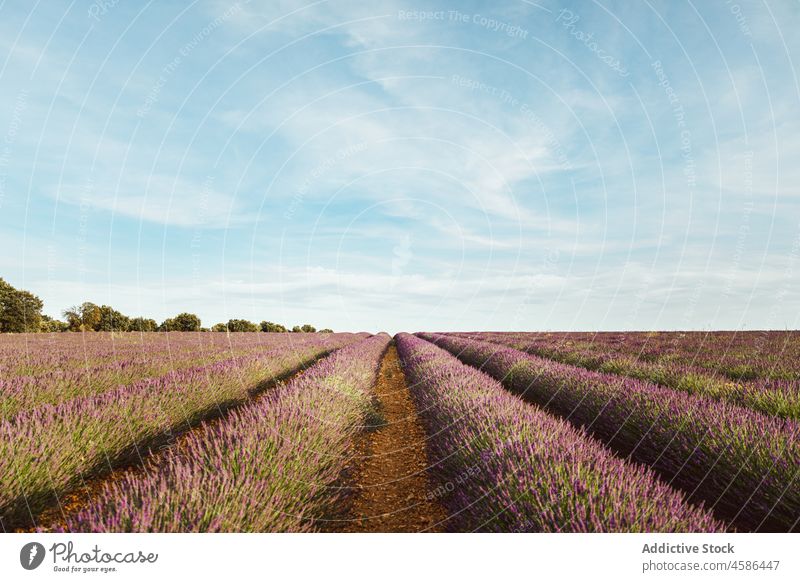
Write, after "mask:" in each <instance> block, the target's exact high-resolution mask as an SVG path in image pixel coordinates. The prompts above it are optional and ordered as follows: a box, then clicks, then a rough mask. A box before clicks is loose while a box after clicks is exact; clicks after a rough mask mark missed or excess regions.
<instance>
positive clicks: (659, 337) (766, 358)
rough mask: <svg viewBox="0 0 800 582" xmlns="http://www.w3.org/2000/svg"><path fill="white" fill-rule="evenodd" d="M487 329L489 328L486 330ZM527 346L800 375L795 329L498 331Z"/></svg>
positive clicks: (758, 375) (746, 373)
mask: <svg viewBox="0 0 800 582" xmlns="http://www.w3.org/2000/svg"><path fill="white" fill-rule="evenodd" d="M487 335H489V334H487ZM491 335H502V336H506V337H514V338H515V339H517V340H519V341H522V342H525V343H526V344H527V345H529V346H531V347H535V346H539V347H543V348H550V347H564V348H568V349H571V350H573V351H575V352H578V353H581V352H584V353H585V355H586V356H587V357H588V356H592V355H594V356H600V357H602V356H606V357H633V358H635V359H637V360H639V361H644V362H650V363H654V364H659V363H661V364H671V365H680V366H689V367H694V368H697V369H700V370H704V371H705V372H707V373H711V374H712V375H722V376H725V377H727V378H728V379H730V380H734V381H737V382H738V381H749V380H800V334H798V332H796V331H710V332H680V331H676V332H667V331H661V332H528V333H500V334H491Z"/></svg>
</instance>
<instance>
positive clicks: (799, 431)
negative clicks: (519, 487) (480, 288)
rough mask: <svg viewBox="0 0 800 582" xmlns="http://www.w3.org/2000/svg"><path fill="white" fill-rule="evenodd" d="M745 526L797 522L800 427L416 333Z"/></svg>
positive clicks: (788, 527) (493, 347) (780, 527)
mask: <svg viewBox="0 0 800 582" xmlns="http://www.w3.org/2000/svg"><path fill="white" fill-rule="evenodd" d="M420 336H421V337H423V338H425V339H428V340H430V341H432V342H435V343H436V344H437V345H439V346H441V347H443V348H445V349H446V350H448V351H450V352H451V353H453V354H455V355H456V356H458V358H459V359H461V360H462V361H463V362H465V363H467V364H470V365H472V366H475V367H477V368H480V369H482V370H483V371H485V372H486V373H488V374H489V375H490V376H492V377H494V378H496V379H498V380H500V381H502V382H503V384H505V385H506V386H508V387H510V388H511V389H512V390H514V391H516V392H517V393H519V394H522V395H524V397H525V398H526V399H529V400H531V401H533V402H535V403H536V404H538V405H541V406H542V407H544V408H545V409H546V410H547V411H548V412H551V413H553V414H555V415H557V416H560V417H563V418H565V419H567V420H568V421H569V422H570V423H572V424H573V425H576V426H578V427H581V428H583V429H585V430H586V431H588V433H589V434H591V435H592V436H593V437H595V438H597V439H598V440H600V441H602V442H603V443H605V444H606V445H608V446H609V447H610V448H611V449H612V450H614V451H615V452H616V453H617V454H619V455H621V456H623V457H629V458H631V459H632V460H634V461H636V462H638V463H640V464H642V465H644V466H647V467H650V468H652V469H653V470H655V471H656V472H657V473H658V474H659V475H660V476H661V478H662V479H663V480H665V481H666V482H668V483H671V484H672V485H674V486H676V487H678V488H680V489H682V490H683V491H685V492H686V493H687V494H688V495H689V499H690V500H691V501H693V502H703V503H705V504H706V506H707V507H709V508H710V509H712V510H713V511H714V512H715V513H716V514H717V515H719V516H724V517H725V518H726V519H727V520H728V521H730V522H731V523H733V524H734V525H735V526H736V527H737V528H739V529H742V530H760V531H764V530H774V531H792V530H793V529H794V528H796V527H797V525H798V521H799V520H800V487H798V482H799V480H800V425H798V423H797V422H795V421H792V420H786V419H780V418H775V417H771V416H767V415H764V414H760V413H758V412H754V411H752V410H749V409H747V408H743V407H740V406H736V405H734V404H731V403H729V402H726V401H719V400H714V399H710V398H705V397H701V396H696V395H690V394H687V393H685V392H680V391H675V390H671V389H668V388H665V387H662V386H659V385H656V384H652V383H648V382H643V381H640V380H636V379H632V378H626V377H621V376H615V375H610V374H603V373H599V372H593V371H588V370H586V369H583V368H577V367H573V366H569V365H564V364H561V363H557V362H554V361H552V360H548V359H544V358H539V357H537V356H533V355H530V354H527V353H524V352H520V351H518V350H514V349H511V348H506V347H503V346H499V345H497V344H492V343H487V342H481V341H477V340H471V339H467V338H461V337H455V336H445V335H438V334H420Z"/></svg>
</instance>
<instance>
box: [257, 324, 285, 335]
mask: <svg viewBox="0 0 800 582" xmlns="http://www.w3.org/2000/svg"><path fill="white" fill-rule="evenodd" d="M261 331H263V332H267V333H286V332H287V331H289V330H288V329H286V328H285V327H284V326H282V325H281V324H280V323H272V322H271V321H262V322H261Z"/></svg>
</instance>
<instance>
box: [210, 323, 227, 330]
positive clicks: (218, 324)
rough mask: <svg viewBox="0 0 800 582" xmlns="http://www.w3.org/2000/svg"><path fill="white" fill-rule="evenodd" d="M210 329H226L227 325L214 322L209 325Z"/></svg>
mask: <svg viewBox="0 0 800 582" xmlns="http://www.w3.org/2000/svg"><path fill="white" fill-rule="evenodd" d="M211 331H228V326H227V325H226V324H224V323H215V324H214V325H212V326H211Z"/></svg>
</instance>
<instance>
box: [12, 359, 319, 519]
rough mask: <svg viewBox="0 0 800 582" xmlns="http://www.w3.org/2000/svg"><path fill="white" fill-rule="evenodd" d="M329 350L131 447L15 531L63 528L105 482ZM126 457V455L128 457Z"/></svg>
mask: <svg viewBox="0 0 800 582" xmlns="http://www.w3.org/2000/svg"><path fill="white" fill-rule="evenodd" d="M330 354H331V351H329V352H325V353H323V354H322V355H320V356H318V357H316V358H313V359H312V360H309V361H308V362H306V363H304V364H303V365H302V367H300V368H299V369H297V370H295V371H293V372H290V373H289V374H286V375H284V376H281V377H279V378H275V379H272V380H266V381H264V382H262V383H260V384H259V385H258V386H256V387H255V388H254V389H252V390H251V391H250V397H249V398H247V399H246V400H241V401H236V402H231V403H223V404H220V405H219V406H216V407H215V408H214V409H213V410H209V411H206V412H205V413H204V414H203V415H202V417H201V418H200V419H199V420H197V421H194V422H190V423H187V424H186V425H184V426H182V427H180V429H178V430H172V432H169V431H167V432H165V433H164V438H163V439H158V440H157V441H153V442H151V443H148V446H144V447H143V446H141V445H139V446H137V447H135V449H136V452H135V456H136V457H137V460H135V461H133V460H130V461H128V462H126V463H123V464H121V465H117V466H115V467H113V468H111V469H110V470H109V471H106V472H104V473H102V474H96V475H93V476H91V477H90V478H87V479H85V480H84V483H83V485H81V486H80V487H78V488H76V489H73V490H71V491H70V492H69V493H67V494H66V495H62V496H61V497H60V498H59V499H58V500H57V502H56V503H54V504H53V505H52V506H50V507H48V508H47V509H45V510H44V511H43V512H41V513H40V514H39V516H38V517H37V518H36V521H35V523H36V525H34V526H30V525H29V526H28V527H23V528H17V529H16V531H17V532H34V531H41V530H44V531H52V530H54V529H60V528H65V527H66V520H67V516H69V515H73V514H75V513H77V512H78V511H80V510H81V509H82V508H83V507H85V506H86V505H87V504H88V503H89V502H91V500H92V499H93V498H94V497H95V496H96V495H97V494H98V493H99V492H100V491H102V490H103V488H104V487H105V486H106V485H109V484H111V483H113V482H114V481H118V480H120V479H122V478H123V477H124V476H125V475H128V474H142V473H145V472H147V470H148V467H149V466H151V465H154V464H158V462H159V461H160V460H161V459H162V458H163V456H164V455H165V454H166V452H167V451H168V450H172V449H175V448H180V447H182V446H184V443H186V441H187V439H188V438H189V436H190V435H192V434H194V433H196V432H198V431H200V430H204V429H205V428H206V427H213V426H214V425H215V424H216V423H219V422H224V421H225V419H226V418H227V417H228V416H229V414H230V413H231V412H232V411H233V410H235V409H237V408H241V407H243V406H247V405H249V404H251V403H253V402H255V401H257V400H259V399H261V398H264V397H265V396H267V394H269V393H270V392H271V390H272V389H273V388H275V387H276V386H278V385H280V384H284V383H287V382H290V381H292V380H293V379H294V378H296V377H298V376H301V375H302V374H303V372H304V371H305V370H307V369H308V368H309V367H311V366H313V365H314V364H315V363H316V362H318V361H319V360H321V359H323V358H326V357H327V356H329V355H330ZM129 458H130V457H129Z"/></svg>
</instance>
